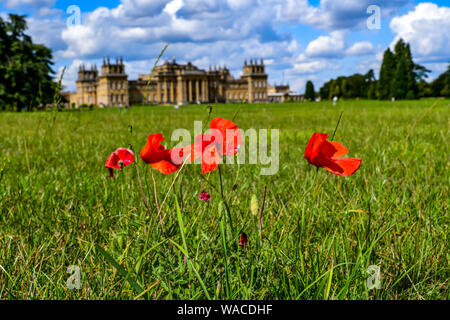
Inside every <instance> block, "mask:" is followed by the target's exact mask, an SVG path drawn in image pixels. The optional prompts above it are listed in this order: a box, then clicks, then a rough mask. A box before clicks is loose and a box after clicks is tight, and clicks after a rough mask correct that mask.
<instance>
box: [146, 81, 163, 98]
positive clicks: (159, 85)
mask: <svg viewBox="0 0 450 320" xmlns="http://www.w3.org/2000/svg"><path fill="white" fill-rule="evenodd" d="M161 83H162V80H161V79H160V78H159V77H158V78H156V101H155V102H157V103H162V101H161ZM146 102H148V101H146Z"/></svg>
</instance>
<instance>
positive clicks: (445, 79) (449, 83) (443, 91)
mask: <svg viewBox="0 0 450 320" xmlns="http://www.w3.org/2000/svg"><path fill="white" fill-rule="evenodd" d="M449 88H450V63H449V64H448V66H447V70H446V71H445V72H443V73H442V74H440V75H439V77H437V78H436V79H435V80H434V81H433V82H432V83H431V91H432V94H433V96H435V97H441V96H442V97H450V93H449Z"/></svg>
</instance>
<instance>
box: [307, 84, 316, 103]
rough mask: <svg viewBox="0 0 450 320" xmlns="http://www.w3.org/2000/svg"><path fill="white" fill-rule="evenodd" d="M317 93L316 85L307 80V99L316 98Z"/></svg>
mask: <svg viewBox="0 0 450 320" xmlns="http://www.w3.org/2000/svg"><path fill="white" fill-rule="evenodd" d="M314 98H315V94H314V85H313V83H312V82H311V81H309V80H308V81H307V82H306V88H305V99H306V100H311V101H312V100H314Z"/></svg>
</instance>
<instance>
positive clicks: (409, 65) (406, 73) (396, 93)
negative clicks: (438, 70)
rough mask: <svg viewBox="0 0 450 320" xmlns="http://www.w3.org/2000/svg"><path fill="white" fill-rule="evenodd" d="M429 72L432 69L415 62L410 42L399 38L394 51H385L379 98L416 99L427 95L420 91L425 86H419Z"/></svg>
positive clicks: (378, 91)
mask: <svg viewBox="0 0 450 320" xmlns="http://www.w3.org/2000/svg"><path fill="white" fill-rule="evenodd" d="M428 72H430V70H428V69H427V68H425V67H423V66H421V65H419V64H416V63H414V61H413V58H412V55H411V49H410V46H409V44H408V43H405V42H404V41H403V39H400V40H398V41H397V43H396V44H395V47H394V53H392V52H391V50H390V49H389V48H388V49H386V51H385V52H384V55H383V62H382V64H381V68H380V78H379V81H378V89H377V93H378V98H379V99H381V100H384V99H390V98H391V97H395V98H396V99H405V98H406V99H415V98H418V97H422V96H427V93H424V92H422V91H420V89H421V88H422V89H425V86H423V85H422V86H419V84H418V82H422V81H424V78H427V73H428Z"/></svg>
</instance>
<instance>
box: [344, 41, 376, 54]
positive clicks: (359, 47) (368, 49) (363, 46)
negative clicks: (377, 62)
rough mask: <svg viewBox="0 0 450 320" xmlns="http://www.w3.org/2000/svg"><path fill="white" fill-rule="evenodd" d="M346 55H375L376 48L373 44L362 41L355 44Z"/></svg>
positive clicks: (346, 51)
mask: <svg viewBox="0 0 450 320" xmlns="http://www.w3.org/2000/svg"><path fill="white" fill-rule="evenodd" d="M345 53H346V54H349V55H351V56H363V55H367V54H371V53H374V48H373V45H372V43H371V42H369V41H361V42H356V43H355V44H353V45H352V46H351V47H350V48H348V49H347V50H345Z"/></svg>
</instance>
